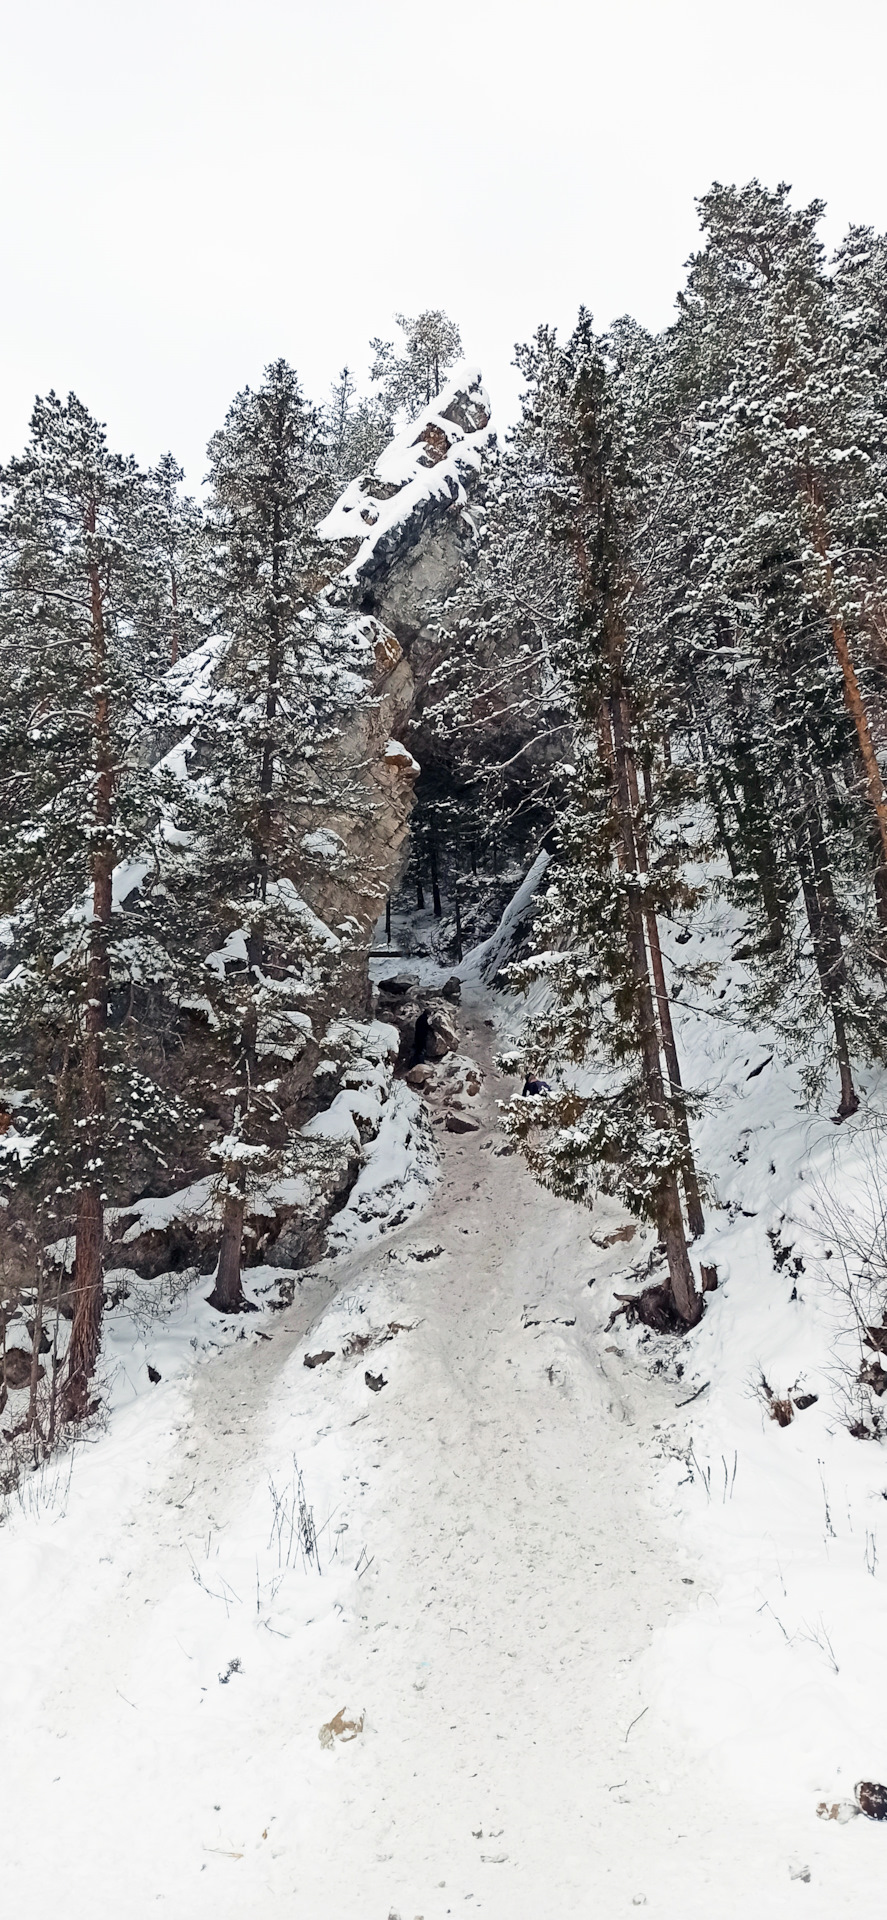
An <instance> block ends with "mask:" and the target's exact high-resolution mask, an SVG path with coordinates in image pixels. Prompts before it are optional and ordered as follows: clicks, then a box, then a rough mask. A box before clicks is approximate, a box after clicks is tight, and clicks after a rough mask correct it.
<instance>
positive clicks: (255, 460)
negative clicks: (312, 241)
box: [163, 360, 365, 1313]
mask: <svg viewBox="0 0 887 1920" xmlns="http://www.w3.org/2000/svg"><path fill="white" fill-rule="evenodd" d="M209 454H210V482H211V493H210V499H209V506H208V516H209V524H210V529H211V535H212V540H213V546H214V553H215V565H216V593H217V599H218V604H219V607H220V609H221V613H222V616H223V618H224V620H225V623H226V626H227V632H228V639H227V644H226V650H225V653H224V658H223V660H222V662H221V663H220V667H219V670H218V676H217V685H216V689H215V693H214V696H213V698H212V700H211V701H210V702H209V705H208V707H207V710H206V712H205V713H204V715H203V718H202V720H201V723H200V726H199V727H198V729H197V731H196V733H195V735H194V738H193V742H192V749H191V752H192V770H193V778H192V781H191V782H190V783H189V784H188V785H184V786H182V785H181V784H180V787H179V790H178V792H176V789H175V786H174V784H173V785H170V787H169V788H168V790H167V804H168V805H169V806H170V807H171V809H172V817H173V819H174V821H175V823H176V828H177V831H176V832H175V833H174V834H173V836H172V839H173V843H174V844H173V845H172V847H170V848H169V849H168V850H167V852H166V855H165V859H164V871H163V885H164V889H165V892H166V897H167V902H168V904H167V907H166V909H165V916H166V921H167V931H166V933H165V936H164V937H165V939H166V941H167V944H168V946H169V948H170V950H172V947H173V943H174V942H175V941H176V940H178V942H179V953H178V965H179V968H180V971H181V973H182V976H183V980H184V983H185V984H184V985H183V987H182V989H181V990H182V992H183V994H184V996H185V998H186V999H187V1000H188V1001H189V1002H190V1003H191V1004H193V1005H194V1006H195V1007H198V1008H199V1006H200V1005H201V1004H203V1005H205V1006H206V1008H207V1010H208V1017H209V1020H210V1025H211V1029H212V1034H213V1040H212V1043H211V1045H210V1047H209V1050H208V1057H209V1061H210V1066H209V1070H208V1074H207V1079H206V1084H205V1085H204V1086H203V1088H202V1096H203V1099H204V1102H205V1104H206V1105H207V1107H208V1110H209V1111H210V1112H211V1113H212V1114H213V1116H214V1118H215V1119H216V1120H217V1123H218V1126H219V1131H220V1134H221V1140H220V1141H219V1142H218V1143H217V1145H216V1149H215V1151H216V1154H217V1157H218V1158H219V1160H220V1163H221V1172H220V1180H219V1188H220V1193H221V1195H222V1199H223V1223H222V1242H221V1252H220V1258H219V1265H218V1270H217V1273H216V1279H215V1286H214V1290H213V1294H212V1296H211V1298H212V1301H213V1304H214V1305H215V1306H217V1307H218V1308H220V1309H221V1310H222V1311H224V1312H231V1313H233V1312H239V1311H242V1310H244V1309H245V1308H246V1307H247V1306H248V1304H249V1303H248V1301H247V1299H246V1296H245V1295H244V1292H243V1288H242V1284H241V1267H242V1259H243V1224H244V1214H245V1210H246V1206H247V1202H248V1199H249V1195H250V1192H251V1191H252V1190H254V1188H255V1186H256V1185H257V1184H262V1183H263V1182H264V1183H267V1180H268V1178H269V1177H270V1174H271V1172H272V1171H273V1169H274V1168H275V1167H276V1166H279V1165H281V1164H282V1158H281V1156H285V1151H286V1147H287V1141H288V1127H287V1120H286V1115H285V1112H284V1109H283V1106H282V1104H281V1100H280V1098H279V1097H278V1094H279V1086H278V1084H277V1082H278V1081H279V1076H278V1075H275V1074H273V1073H271V1074H270V1075H269V1073H268V1070H267V1062H268V1060H269V1059H272V1060H274V1059H280V1057H284V1058H285V1057H286V1055H287V1052H289V1054H290V1055H291V1056H295V1055H297V1054H298V1051H299V1035H300V1022H301V1030H302V1031H303V1030H304V1024H305V1017H304V1013H303V1011H302V1010H303V1009H304V1007H305V1005H306V1003H310V1000H311V997H312V996H315V997H316V996H317V995H318V994H319V993H320V992H321V990H322V988H323V985H324V980H325V978H326V975H327V974H328V973H329V970H330V968H331V967H333V968H334V967H335V966H338V965H340V964H341V959H340V950H341V946H342V937H341V936H338V935H335V934H333V933H332V932H330V930H329V929H327V928H326V927H324V926H323V925H322V924H321V922H320V921H318V920H317V918H316V916H315V915H314V914H313V913H312V912H311V911H310V909H309V908H308V906H307V905H306V902H305V901H304V899H303V898H302V896H301V894H300V893H299V890H298V887H297V885H296V882H295V879H294V876H296V877H297V875H298V870H299V862H300V853H299V843H300V837H301V835H302V834H303V833H304V818H305V814H306V812H307V813H308V814H309V815H310V813H311V811H312V809H313V810H314V811H315V813H316V814H317V815H318V816H319V817H320V818H321V819H323V818H324V817H325V810H326V809H327V808H328V807H330V806H332V804H333V799H332V795H331V788H330V777H331V776H330V775H329V767H328V761H327V759H326V758H325V754H324V745H325V743H326V742H327V741H329V739H330V736H331V734H334V732H335V727H336V721H337V717H338V712H339V709H340V708H341V706H342V704H343V697H347V698H350V699H351V701H352V702H353V700H354V698H355V690H357V692H358V693H359V690H360V682H359V681H358V680H357V679H356V678H355V673H354V669H355V668H357V667H360V666H361V665H362V664H365V663H364V661H363V656H362V654H361V651H360V647H359V645H358V643H357V641H356V639H355V636H354V633H353V629H352V628H351V627H350V626H349V625H348V623H347V622H346V623H345V625H344V628H342V627H341V623H340V626H339V627H337V626H336V624H335V617H334V616H331V615H330V614H329V613H328V611H327V610H326V608H325V606H324V605H323V603H322V601H321V599H320V597H319V595H320V591H321V588H322V586H323V582H324V578H325V575H324V568H325V565H326V563H327V556H326V550H325V549H323V548H322V547H321V546H320V543H319V542H318V541H317V540H316V538H315V536H314V532H313V527H314V524H315V521H316V519H317V509H318V499H319V497H320V496H321V495H322V492H323V488H324V486H325V484H326V473H327V467H326V461H327V445H326V441H325V439H324V436H323V434H322V432H321V426H320V421H319V418H318V416H317V414H316V413H315V411H314V410H313V409H312V408H311V407H310V406H309V405H308V404H307V403H306V401H305V400H304V398H303V396H302V393H301V390H300V387H299V383H298V379H297V377H296V374H295V373H294V371H293V369H292V368H291V367H289V366H288V365H287V364H286V362H285V361H283V360H278V361H276V362H274V363H273V364H272V365H271V366H269V367H268V369H267V370H266V375H265V380H264V382H263V384H262V385H261V386H260V387H259V388H258V389H257V390H256V391H255V392H253V391H251V390H249V389H246V390H244V392H242V393H240V394H238V396H237V398H236V399H235V401H234V402H233V405H232V406H231V408H230V410H229V413H228V416H227V419H226V421H225V425H224V427H223V428H222V429H221V431H220V432H219V433H217V434H216V435H215V437H214V438H213V440H212V441H211V443H210V448H209ZM343 669H344V671H345V675H346V676H347V674H348V673H349V672H350V674H351V680H350V682H349V684H348V686H347V688H346V689H345V696H343ZM333 757H335V756H333ZM338 777H339V781H340V786H341V785H343V784H344V785H347V783H348V779H349V772H348V769H344V770H341V771H340V774H339V776H338ZM337 798H338V800H339V801H341V798H342V796H341V792H339V793H338V794H337ZM182 834H184V836H185V841H184V844H183V845H180V846H179V847H178V848H177V847H176V845H175V841H176V840H177V839H178V838H179V837H180V835H182ZM308 1026H309V1030H310V1019H309V1021H308ZM282 1034H283V1038H282V1037H281V1035H282ZM287 1036H288V1038H287ZM263 1062H265V1063H266V1064H265V1066H264V1068H263Z"/></svg>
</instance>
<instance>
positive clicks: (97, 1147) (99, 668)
mask: <svg viewBox="0 0 887 1920" xmlns="http://www.w3.org/2000/svg"><path fill="white" fill-rule="evenodd" d="M86 528H87V532H88V533H89V534H92V535H94V534H95V530H96V514H95V505H94V504H93V506H92V507H91V508H90V510H89V512H88V514H87V517H86ZM89 593H90V622H91V631H90V644H91V653H92V676H93V689H94V691H93V755H94V766H95V787H94V799H93V821H94V832H93V844H92V919H91V922H90V927H89V934H88V941H89V951H88V958H87V966H86V1007H85V1010H84V1035H83V1046H82V1050H81V1060H80V1101H79V1107H80V1112H79V1119H80V1122H81V1126H82V1136H81V1153H82V1156H83V1162H84V1165H85V1172H84V1175H83V1176H82V1178H81V1182H80V1186H79V1188H78V1192H77V1203H76V1212H75V1224H74V1282H73V1295H74V1318H73V1321H72V1324H71V1338H70V1341H69V1344H68V1363H67V1374H66V1380H65V1390H64V1408H65V1413H66V1415H67V1417H68V1418H69V1419H72V1420H79V1419H82V1418H83V1417H84V1415H85V1414H86V1413H87V1411H88V1408H89V1383H90V1381H91V1379H92V1376H93V1373H94V1372H95V1366H96V1361H97V1360H98V1356H99V1348H100V1345H101V1326H102V1282H103V1278H104V1233H105V1198H104V1166H103V1161H104V1149H105V1138H104V1136H105V1118H106V1110H107V1099H106V1089H105V1071H104V1035H105V1029H106V1027H107V1024H108V992H109V986H110V958H109V953H108V941H109V937H110V929H111V906H112V883H113V875H114V847H113V841H112V837H111V825H112V816H111V805H112V795H113V786H114V769H113V760H112V752H111V726H110V712H109V696H108V687H107V648H106V642H105V622H104V607H103V601H102V586H101V579H100V576H99V569H98V566H97V565H96V563H95V562H94V561H93V562H92V563H91V564H90V566H89Z"/></svg>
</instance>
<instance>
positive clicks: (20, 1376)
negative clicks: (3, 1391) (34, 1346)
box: [5, 1347, 43, 1389]
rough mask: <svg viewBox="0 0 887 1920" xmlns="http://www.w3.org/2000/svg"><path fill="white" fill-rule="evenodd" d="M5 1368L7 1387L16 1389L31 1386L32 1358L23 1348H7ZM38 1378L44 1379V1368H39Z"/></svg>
mask: <svg viewBox="0 0 887 1920" xmlns="http://www.w3.org/2000/svg"><path fill="white" fill-rule="evenodd" d="M5 1367H6V1385H7V1386H8V1387H12V1388H14V1389H16V1388H18V1387H29V1386H30V1384H31V1356H30V1354H29V1353H25V1350H24V1348H23V1347H7V1349H6V1359H5ZM37 1378H38V1380H42V1379H43V1368H42V1367H38V1368H37Z"/></svg>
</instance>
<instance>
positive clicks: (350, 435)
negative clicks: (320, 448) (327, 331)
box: [323, 367, 394, 504]
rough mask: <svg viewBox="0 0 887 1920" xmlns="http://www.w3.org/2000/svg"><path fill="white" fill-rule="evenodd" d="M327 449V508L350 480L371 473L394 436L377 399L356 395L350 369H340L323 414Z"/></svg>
mask: <svg viewBox="0 0 887 1920" xmlns="http://www.w3.org/2000/svg"><path fill="white" fill-rule="evenodd" d="M323 421H324V425H325V429H326V438H327V444H328V449H329V456H328V457H329V470H330V488H329V491H330V496H331V500H330V504H331V503H332V500H333V499H335V498H336V497H337V496H338V494H340V493H341V492H342V490H343V488H345V487H347V485H348V483H349V481H350V480H354V479H355V478H356V476H357V475H358V474H360V473H370V472H371V471H372V469H373V467H374V466H375V464H376V461H377V460H378V458H379V455H380V453H381V452H382V450H383V448H384V447H386V446H387V445H388V442H389V440H390V439H391V436H392V434H393V432H394V423H393V419H392V415H391V411H390V409H389V408H388V407H387V406H386V404H385V402H384V400H383V399H382V398H381V396H380V395H378V394H377V395H370V396H367V395H366V394H359V393H358V392H357V383H356V381H355V378H354V375H353V373H352V372H351V369H350V368H349V367H343V368H342V372H341V373H340V375H339V379H338V381H337V383H336V385H335V386H334V387H333V389H332V392H331V394H330V397H329V401H328V402H327V405H326V407H325V408H324V410H323Z"/></svg>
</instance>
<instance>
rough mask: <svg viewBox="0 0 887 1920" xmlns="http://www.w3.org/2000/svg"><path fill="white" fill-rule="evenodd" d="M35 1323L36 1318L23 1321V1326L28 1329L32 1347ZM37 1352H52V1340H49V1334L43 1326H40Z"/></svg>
mask: <svg viewBox="0 0 887 1920" xmlns="http://www.w3.org/2000/svg"><path fill="white" fill-rule="evenodd" d="M36 1325H37V1322H36V1320H26V1321H25V1326H26V1327H27V1329H28V1339H29V1340H30V1342H31V1346H32V1347H33V1345H34V1328H35V1327H36ZM38 1352H40V1353H51V1352H52V1341H51V1340H50V1338H49V1334H48V1333H47V1331H46V1328H45V1327H41V1328H40V1346H39V1348H38Z"/></svg>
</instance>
